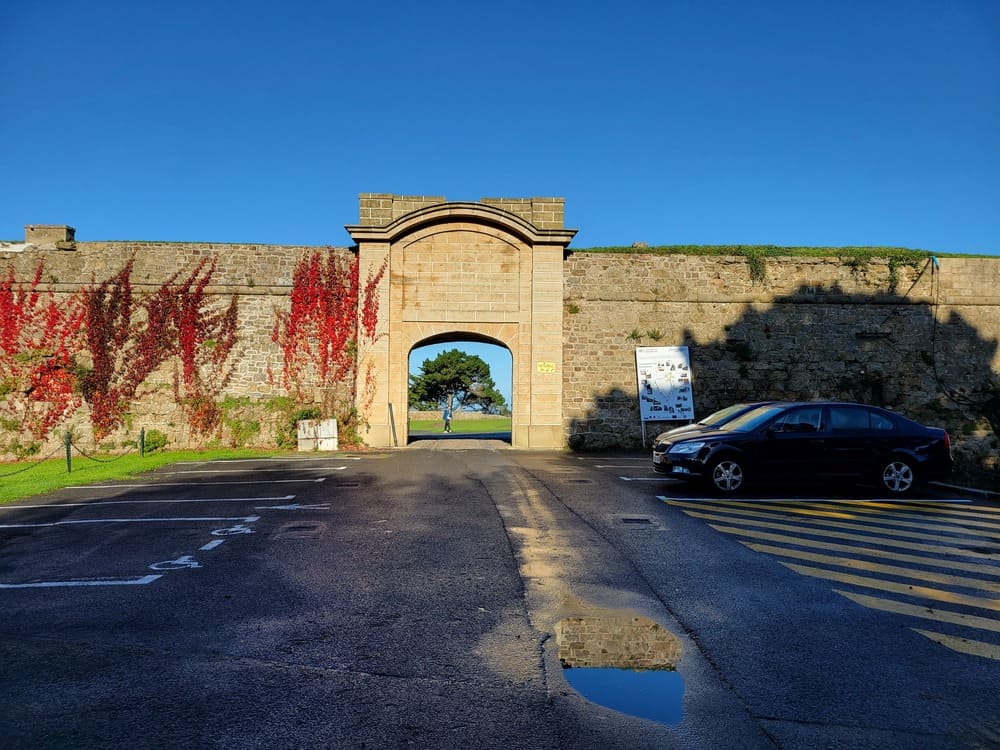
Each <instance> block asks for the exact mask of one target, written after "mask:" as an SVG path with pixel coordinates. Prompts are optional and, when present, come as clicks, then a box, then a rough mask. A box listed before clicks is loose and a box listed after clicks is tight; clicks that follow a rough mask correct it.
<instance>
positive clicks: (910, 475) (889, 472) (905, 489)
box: [882, 458, 917, 495]
mask: <svg viewBox="0 0 1000 750" xmlns="http://www.w3.org/2000/svg"><path fill="white" fill-rule="evenodd" d="M882 486H883V487H884V488H885V489H887V490H889V492H890V493H892V494H893V495H909V494H910V493H912V492H913V490H914V489H915V488H916V486H917V473H916V471H914V470H913V467H912V466H910V464H909V462H908V461H905V460H904V459H901V458H894V459H892V460H891V461H889V462H888V463H887V464H885V465H884V466H883V467H882Z"/></svg>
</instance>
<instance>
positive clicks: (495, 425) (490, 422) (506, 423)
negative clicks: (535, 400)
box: [410, 417, 511, 434]
mask: <svg viewBox="0 0 1000 750" xmlns="http://www.w3.org/2000/svg"><path fill="white" fill-rule="evenodd" d="M510 422H511V419H510V417H484V418H483V419H453V420H451V431H452V433H455V434H461V433H468V432H510ZM410 432H444V422H443V421H442V420H440V419H411V420H410Z"/></svg>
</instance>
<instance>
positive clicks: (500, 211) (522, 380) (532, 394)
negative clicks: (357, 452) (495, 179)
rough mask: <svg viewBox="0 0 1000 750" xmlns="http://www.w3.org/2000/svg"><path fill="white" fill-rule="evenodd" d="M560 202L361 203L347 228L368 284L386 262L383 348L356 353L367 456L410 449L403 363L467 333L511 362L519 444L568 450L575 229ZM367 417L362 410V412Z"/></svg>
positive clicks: (408, 199) (378, 197) (382, 197)
mask: <svg viewBox="0 0 1000 750" xmlns="http://www.w3.org/2000/svg"><path fill="white" fill-rule="evenodd" d="M562 207H563V201H562V199H560V198H531V199H502V198H501V199H484V201H483V202H481V203H465V202H461V203H448V202H446V201H445V200H444V199H443V198H418V197H412V196H394V195H388V194H363V195H362V196H361V217H362V221H363V222H367V223H362V224H358V225H353V226H348V227H347V230H348V232H350V233H351V236H352V237H353V238H354V240H355V242H356V243H357V246H358V257H359V262H360V274H361V279H362V283H363V282H364V280H365V279H366V278H369V274H370V273H372V272H374V271H377V269H378V268H380V267H381V265H382V264H383V263H384V262H386V261H387V262H388V270H387V273H386V274H385V275H384V276H383V278H382V282H381V284H380V286H379V289H378V298H379V338H378V340H377V341H376V343H375V345H374V346H373V347H372V348H370V349H369V350H368V351H364V352H361V353H360V357H359V371H358V392H359V394H361V393H363V392H364V388H365V386H366V382H365V381H366V378H368V377H369V373H371V374H372V375H374V379H373V380H372V381H371V382H370V384H369V385H370V386H371V387H373V389H374V397H373V400H372V403H371V406H370V407H369V408H368V414H367V417H368V422H369V429H368V432H367V434H366V440H367V441H368V444H369V445H372V446H376V447H386V446H392V445H405V444H406V441H407V438H408V435H407V427H406V424H407V421H406V406H407V400H408V388H409V369H408V359H409V354H410V351H411V350H412V349H413V347H414V346H416V345H417V344H418V343H420V342H422V341H426V340H428V339H439V340H441V339H446V338H449V337H454V339H453V340H459V338H458V336H457V335H456V334H458V333H460V332H467V333H468V334H470V335H471V336H472V337H478V338H481V339H483V340H489V341H495V342H498V343H501V344H502V345H503V346H506V347H507V349H509V350H510V352H511V356H512V359H513V363H512V364H513V369H512V376H513V395H512V401H513V404H512V407H513V411H512V417H513V424H512V438H511V440H512V443H513V445H514V446H515V447H519V448H561V447H563V446H564V444H565V437H564V435H563V426H562V314H563V304H562V302H563V300H562V289H563V276H562V274H563V268H562V265H563V256H564V252H565V249H566V246H567V245H568V244H569V242H570V240H571V239H572V238H573V235H574V234H576V231H575V230H571V229H564V228H563V227H562V216H563V213H562ZM359 406H360V405H359Z"/></svg>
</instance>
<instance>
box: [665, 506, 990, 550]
mask: <svg viewBox="0 0 1000 750" xmlns="http://www.w3.org/2000/svg"><path fill="white" fill-rule="evenodd" d="M669 504H670V505H675V506H677V507H681V508H691V509H697V510H702V511H703V510H704V509H705V505H704V504H695V503H685V502H680V501H670V502H669ZM719 505H722V503H713V504H712V505H711V506H710V508H711V509H712V510H715V511H716V512H719V513H725V514H726V515H731V516H737V517H739V518H759V519H762V520H769V519H773V518H784V519H785V520H789V521H795V520H797V519H794V518H788V517H787V516H785V515H782V514H780V513H775V512H773V511H772V512H768V511H758V510H746V509H744V508H730V507H721V508H720V507H718V506H719ZM729 520H730V521H734V520H735V519H729ZM815 524H816V525H817V526H822V527H829V528H834V529H849V530H852V531H867V532H869V533H870V534H874V533H876V532H877V533H878V534H885V535H888V536H898V537H906V538H909V539H926V540H930V541H941V537H940V535H938V534H924V533H922V532H918V531H902V530H898V529H894V528H888V527H884V526H873V525H872V524H864V523H846V522H841V521H828V520H822V519H820V520H816V521H815ZM810 528H811V527H810ZM951 533H956V532H951ZM968 534H969V535H975V536H978V532H972V531H969V532H968ZM949 541H958V540H949ZM997 549H998V552H1000V546H998V548H997Z"/></svg>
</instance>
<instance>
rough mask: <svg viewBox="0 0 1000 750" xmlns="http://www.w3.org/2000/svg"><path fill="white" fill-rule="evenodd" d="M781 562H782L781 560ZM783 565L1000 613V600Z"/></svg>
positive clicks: (816, 575)
mask: <svg viewBox="0 0 1000 750" xmlns="http://www.w3.org/2000/svg"><path fill="white" fill-rule="evenodd" d="M779 562H781V561H780V560H779ZM781 564H782V565H784V566H785V567H786V568H790V569H791V570H794V571H795V572H796V573H800V574H802V575H804V576H812V577H813V578H823V579H826V580H828V581H837V582H838V583H847V584H850V585H852V586H860V587H862V588H872V589H877V590H879V591H889V592H891V593H894V594H903V595H905V596H914V597H920V598H922V599H931V600H934V601H939V602H948V603H950V604H962V605H965V606H967V607H976V608H978V609H988V610H993V611H995V612H1000V599H986V598H983V597H978V596H966V595H965V594H956V593H954V592H952V591H942V590H941V589H934V588H930V587H928V586H909V585H907V584H905V583H894V582H892V581H882V580H879V579H877V578H866V577H865V576H855V575H849V574H847V573H837V572H834V571H832V570H823V569H822V568H813V567H811V566H808V565H796V564H795V563H786V562H781Z"/></svg>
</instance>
